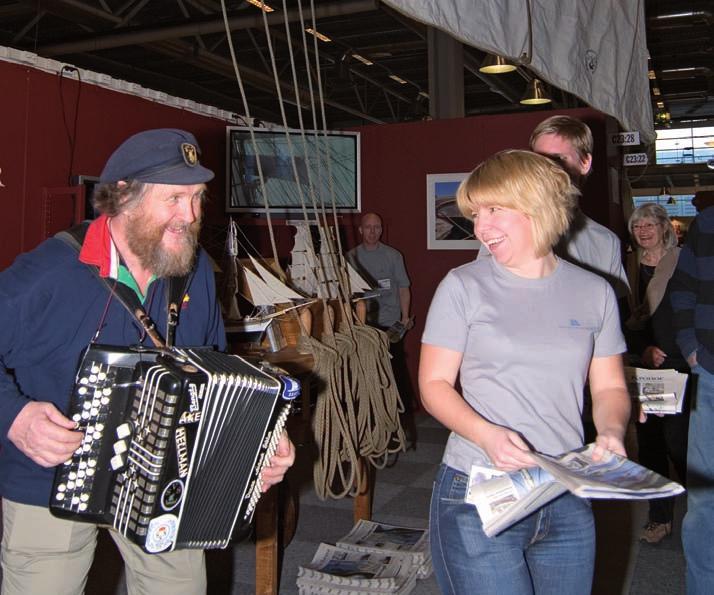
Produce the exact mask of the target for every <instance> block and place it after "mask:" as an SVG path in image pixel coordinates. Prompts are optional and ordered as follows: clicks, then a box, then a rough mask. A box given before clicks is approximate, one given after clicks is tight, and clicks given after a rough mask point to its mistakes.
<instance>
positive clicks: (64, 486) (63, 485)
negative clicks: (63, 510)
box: [57, 483, 67, 492]
mask: <svg viewBox="0 0 714 595" xmlns="http://www.w3.org/2000/svg"><path fill="white" fill-rule="evenodd" d="M66 489H67V486H66V485H65V484H63V483H61V484H59V485H58V486H57V491H58V492H64V491H65V490H66Z"/></svg>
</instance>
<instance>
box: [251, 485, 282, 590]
mask: <svg viewBox="0 0 714 595" xmlns="http://www.w3.org/2000/svg"><path fill="white" fill-rule="evenodd" d="M278 491H279V490H278V486H275V487H273V488H272V489H270V490H268V491H267V492H266V493H265V494H263V495H262V496H261V498H260V500H259V501H258V506H257V507H256V510H255V594H256V595H278V583H279V576H278V567H279V566H280V564H279V556H278V554H279V552H278V497H279V496H278Z"/></svg>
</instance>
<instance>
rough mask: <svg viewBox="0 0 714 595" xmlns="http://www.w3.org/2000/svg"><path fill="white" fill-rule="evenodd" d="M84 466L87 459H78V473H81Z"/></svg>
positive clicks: (85, 466)
mask: <svg viewBox="0 0 714 595" xmlns="http://www.w3.org/2000/svg"><path fill="white" fill-rule="evenodd" d="M86 468H87V461H80V462H79V471H78V474H79V473H81V472H82V471H83V470H84V469H86Z"/></svg>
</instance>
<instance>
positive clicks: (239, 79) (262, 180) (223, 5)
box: [221, 0, 278, 266]
mask: <svg viewBox="0 0 714 595" xmlns="http://www.w3.org/2000/svg"><path fill="white" fill-rule="evenodd" d="M221 13H222V15H223V24H224V26H225V29H226V39H227V41H228V50H229V51H230V54H231V63H232V64H233V71H234V72H235V75H236V81H237V82H238V89H239V90H240V97H241V101H242V102H243V111H244V112H245V115H246V118H247V120H248V132H249V134H250V142H251V144H252V145H253V152H254V153H255V157H256V164H257V167H258V179H259V181H260V191H261V192H262V194H263V205H264V207H265V215H266V218H267V222H268V234H269V236H270V246H271V248H272V250H273V259H274V261H275V265H276V266H278V248H277V246H276V244H275V234H274V232H273V223H272V219H271V215H270V209H269V208H268V193H267V191H266V189H265V178H264V177H263V169H262V167H261V165H260V159H259V157H258V144H257V143H256V140H255V129H254V128H253V124H252V118H251V116H250V107H249V106H248V99H247V97H246V94H245V88H244V87H243V79H242V77H241V75H240V68H239V67H238V60H237V59H236V53H235V50H234V48H233V39H232V35H231V28H230V25H229V24H228V12H227V11H226V2H225V0H221Z"/></svg>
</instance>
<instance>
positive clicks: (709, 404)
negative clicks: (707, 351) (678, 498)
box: [682, 366, 714, 595]
mask: <svg viewBox="0 0 714 595" xmlns="http://www.w3.org/2000/svg"><path fill="white" fill-rule="evenodd" d="M692 372H693V373H694V374H696V375H697V396H696V401H695V402H694V403H693V404H692V411H691V414H690V416H689V448H688V449H687V490H688V491H687V514H686V516H685V517H684V523H683V525H682V543H683V545H684V557H685V558H686V560H687V593H688V594H689V595H699V594H702V595H703V594H705V593H706V594H707V595H711V594H712V593H714V547H712V536H714V375H713V374H710V373H709V372H707V371H706V370H705V369H704V368H702V367H701V366H695V367H694V368H692Z"/></svg>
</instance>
